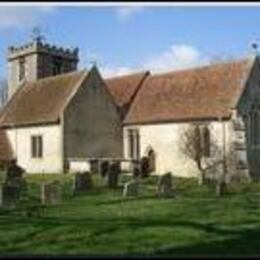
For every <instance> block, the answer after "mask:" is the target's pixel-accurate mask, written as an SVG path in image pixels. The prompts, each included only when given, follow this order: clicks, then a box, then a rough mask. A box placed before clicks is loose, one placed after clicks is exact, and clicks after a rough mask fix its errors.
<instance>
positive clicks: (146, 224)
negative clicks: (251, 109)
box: [0, 174, 260, 256]
mask: <svg viewBox="0 0 260 260" xmlns="http://www.w3.org/2000/svg"><path fill="white" fill-rule="evenodd" d="M54 179H58V180H60V182H61V184H62V185H63V195H62V196H63V202H62V204H61V205H59V206H49V207H47V208H45V209H44V210H43V212H42V213H41V214H40V216H31V217H28V216H24V215H23V214H21V212H22V210H21V209H22V208H23V207H22V206H21V209H20V210H18V211H13V212H5V211H3V210H1V215H0V253H1V255H9V254H10V255H15V254H16V255H24V254H25V255H52V254H54V255H55V254H58V255H69V254H73V255H92V256H93V255H121V256H122V255H123V256H126V255H143V256H144V255H156V256H158V255H162V256H167V255H170V256H179V255H191V256H196V255H257V254H259V253H260V247H259V237H260V183H251V184H246V183H244V184H234V185H232V186H229V191H228V194H226V195H225V197H222V198H217V197H216V196H215V195H214V191H213V189H212V188H211V187H202V188H201V187H198V186H197V183H196V180H194V179H174V181H175V183H176V189H177V196H176V198H174V199H162V198H161V199H159V198H157V197H155V190H156V182H157V179H156V177H154V176H152V177H149V178H147V179H145V180H143V181H142V184H141V193H140V195H139V198H127V199H124V198H122V186H120V187H119V188H118V189H115V190H109V189H107V188H106V187H104V183H102V181H101V179H100V178H99V177H98V176H96V177H95V178H94V184H95V186H96V188H95V189H94V190H93V191H91V192H88V193H86V194H82V195H80V196H77V197H73V196H72V194H71V185H72V176H71V175H57V174H56V175H55V174H53V175H47V174H46V175H38V176H29V177H27V180H28V182H29V183H30V185H29V194H31V196H37V195H39V190H40V189H39V183H40V182H41V181H43V180H54ZM126 179H129V177H127V176H120V183H121V184H122V183H124V182H125V181H126ZM34 200H35V201H37V197H36V198H35V199H34Z"/></svg>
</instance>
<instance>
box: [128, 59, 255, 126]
mask: <svg viewBox="0 0 260 260" xmlns="http://www.w3.org/2000/svg"><path fill="white" fill-rule="evenodd" d="M253 61H254V59H250V58H248V59H243V60H239V61H230V62H222V63H218V64H214V65H209V66H203V67H199V68H195V69H188V70H182V71H174V72H170V73H165V74H160V75H153V76H149V77H147V78H146V80H145V82H144V84H143V85H142V87H141V88H140V90H139V91H138V94H137V95H136V97H135V99H134V101H133V103H132V105H131V107H130V109H129V112H128V113H127V115H126V117H125V120H124V123H125V124H139V123H140V124H145V123H158V122H172V121H188V120H198V119H217V118H219V117H229V116H230V114H231V110H230V109H231V108H232V107H234V106H235V104H236V102H237V100H238V98H239V96H240V95H241V92H242V90H243V87H244V84H245V80H246V78H247V77H248V74H249V72H250V70H251V67H252V64H253Z"/></svg>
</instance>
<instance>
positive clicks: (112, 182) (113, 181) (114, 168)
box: [107, 162, 120, 188]
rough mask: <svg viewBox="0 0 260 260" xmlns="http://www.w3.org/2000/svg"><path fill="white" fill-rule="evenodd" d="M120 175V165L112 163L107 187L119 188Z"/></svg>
mask: <svg viewBox="0 0 260 260" xmlns="http://www.w3.org/2000/svg"><path fill="white" fill-rule="evenodd" d="M119 174H120V165H119V163H118V162H113V163H111V164H110V166H109V169H108V174H107V185H108V187H109V188H116V187H117V185H118V177H119Z"/></svg>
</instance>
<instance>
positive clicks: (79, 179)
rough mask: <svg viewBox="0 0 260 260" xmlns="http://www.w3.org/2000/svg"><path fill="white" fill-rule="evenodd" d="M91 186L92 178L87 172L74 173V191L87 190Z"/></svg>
mask: <svg viewBox="0 0 260 260" xmlns="http://www.w3.org/2000/svg"><path fill="white" fill-rule="evenodd" d="M92 187H93V182H92V178H91V175H90V173H89V172H83V173H76V174H75V177H74V187H73V191H74V193H78V192H82V191H88V190H90V189H91V188H92Z"/></svg>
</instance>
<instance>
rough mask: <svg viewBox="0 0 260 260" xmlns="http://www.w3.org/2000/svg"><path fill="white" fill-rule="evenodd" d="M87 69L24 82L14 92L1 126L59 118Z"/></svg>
mask: <svg viewBox="0 0 260 260" xmlns="http://www.w3.org/2000/svg"><path fill="white" fill-rule="evenodd" d="M86 75H87V72H86V71H76V72H71V73H66V74H62V75H58V76H53V77H48V78H44V79H40V80H37V81H34V82H25V83H24V84H23V85H22V86H21V87H20V88H19V89H18V90H17V92H16V93H15V94H14V95H13V96H12V98H11V99H10V101H9V102H8V103H7V105H6V107H5V108H4V110H3V113H2V116H1V117H0V125H1V126H17V125H30V124H39V123H40V124H41V123H52V122H57V121H58V120H59V117H60V115H61V113H62V111H63V109H64V106H65V105H66V102H68V100H69V99H70V97H71V95H73V93H74V91H76V90H77V88H78V87H79V85H80V83H81V80H83V79H84V78H85V76H86Z"/></svg>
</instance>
